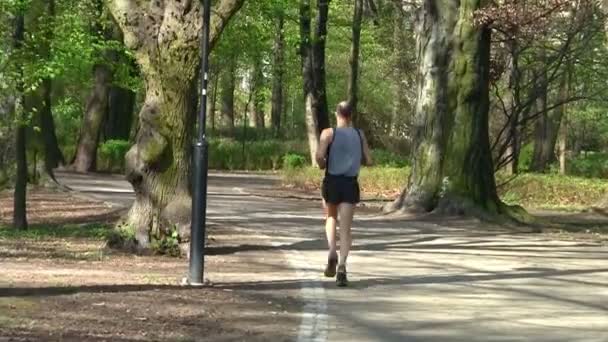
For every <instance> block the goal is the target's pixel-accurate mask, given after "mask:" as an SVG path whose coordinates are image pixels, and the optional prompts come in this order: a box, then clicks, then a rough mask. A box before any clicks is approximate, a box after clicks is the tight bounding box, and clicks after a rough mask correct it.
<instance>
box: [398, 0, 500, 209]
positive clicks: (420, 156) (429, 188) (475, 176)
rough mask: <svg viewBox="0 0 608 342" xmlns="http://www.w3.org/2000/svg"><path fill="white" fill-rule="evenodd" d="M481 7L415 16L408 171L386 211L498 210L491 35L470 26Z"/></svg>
mask: <svg viewBox="0 0 608 342" xmlns="http://www.w3.org/2000/svg"><path fill="white" fill-rule="evenodd" d="M486 3H487V1H484V0H461V1H454V0H450V1H443V0H442V1H439V0H425V1H424V3H423V5H422V7H421V9H420V12H419V13H418V19H417V28H416V29H417V49H418V59H419V66H418V78H419V88H418V96H417V104H416V112H415V117H414V125H415V127H414V129H415V136H414V142H415V146H414V149H413V162H412V163H413V164H412V173H411V176H410V179H409V182H408V185H407V187H406V189H405V190H404V191H403V193H402V195H401V196H400V197H399V198H398V199H397V200H396V201H395V202H394V203H393V204H392V205H391V206H389V207H388V208H387V209H389V210H403V211H414V212H429V211H438V212H442V213H447V214H472V215H476V214H478V213H488V212H489V213H492V214H498V213H500V212H501V211H502V210H503V208H504V207H503V206H502V204H501V202H500V200H499V198H498V195H497V192H496V182H495V178H494V170H493V165H492V155H491V153H490V144H489V137H488V111H489V61H490V30H489V29H488V28H487V27H485V26H483V25H482V24H477V23H475V21H474V18H475V11H477V10H479V9H481V8H483V7H484V6H485V5H486Z"/></svg>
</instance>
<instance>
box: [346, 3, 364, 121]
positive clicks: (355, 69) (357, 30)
mask: <svg viewBox="0 0 608 342" xmlns="http://www.w3.org/2000/svg"><path fill="white" fill-rule="evenodd" d="M362 21H363V0H355V9H354V14H353V24H352V31H353V32H352V44H351V50H350V60H349V63H350V77H349V79H348V103H349V104H350V106H351V108H352V112H353V119H354V120H355V122H357V105H358V103H359V97H358V93H359V88H358V86H359V50H360V47H361V44H360V43H361V22H362Z"/></svg>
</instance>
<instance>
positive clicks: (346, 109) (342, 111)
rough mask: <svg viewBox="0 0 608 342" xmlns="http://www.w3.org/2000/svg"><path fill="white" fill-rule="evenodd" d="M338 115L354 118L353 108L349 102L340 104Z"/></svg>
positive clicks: (337, 110) (337, 108)
mask: <svg viewBox="0 0 608 342" xmlns="http://www.w3.org/2000/svg"><path fill="white" fill-rule="evenodd" d="M336 113H337V114H338V115H340V116H341V117H343V118H346V119H350V118H351V117H352V116H353V106H351V105H350V103H349V102H348V101H342V102H340V103H338V106H337V107H336Z"/></svg>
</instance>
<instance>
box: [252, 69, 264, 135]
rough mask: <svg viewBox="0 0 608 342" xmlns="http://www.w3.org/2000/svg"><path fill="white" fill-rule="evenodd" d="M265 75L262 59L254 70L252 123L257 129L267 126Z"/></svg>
mask: <svg viewBox="0 0 608 342" xmlns="http://www.w3.org/2000/svg"><path fill="white" fill-rule="evenodd" d="M264 87H265V80H264V73H263V70H262V60H261V57H260V58H258V60H257V61H256V63H255V66H254V69H253V93H252V95H253V99H252V101H253V110H252V122H253V124H254V126H255V127H256V128H264V127H265V126H266V120H265V118H264V104H265V103H266V96H265V95H264Z"/></svg>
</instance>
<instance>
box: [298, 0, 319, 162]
mask: <svg viewBox="0 0 608 342" xmlns="http://www.w3.org/2000/svg"><path fill="white" fill-rule="evenodd" d="M300 56H301V61H302V81H303V82H302V87H303V90H304V106H305V117H306V135H307V137H308V146H309V147H310V157H311V161H312V164H313V166H315V165H316V161H315V154H316V153H317V149H318V147H319V136H318V126H319V124H318V121H317V116H316V115H315V112H314V108H313V102H314V76H313V72H312V43H311V6H310V0H301V1H300Z"/></svg>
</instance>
